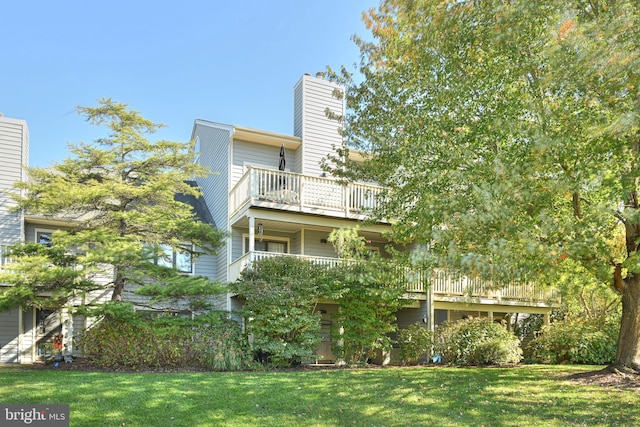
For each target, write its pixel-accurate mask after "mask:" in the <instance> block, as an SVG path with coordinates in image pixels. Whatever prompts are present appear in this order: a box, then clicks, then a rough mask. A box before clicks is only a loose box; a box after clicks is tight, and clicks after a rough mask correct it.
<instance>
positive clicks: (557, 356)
mask: <svg viewBox="0 0 640 427" xmlns="http://www.w3.org/2000/svg"><path fill="white" fill-rule="evenodd" d="M618 329H619V320H618V319H609V320H607V321H606V322H602V321H601V320H599V319H574V320H560V321H557V322H553V323H551V324H550V325H547V326H544V327H543V328H542V330H541V331H540V333H539V334H538V335H537V336H536V337H535V338H534V339H533V340H532V341H531V342H530V343H529V346H528V347H527V352H528V353H531V355H532V358H533V360H534V361H535V362H537V363H574V364H586V365H602V364H608V363H613V362H614V361H615V357H616V350H617V338H618Z"/></svg>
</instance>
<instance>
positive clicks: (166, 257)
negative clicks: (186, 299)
mask: <svg viewBox="0 0 640 427" xmlns="http://www.w3.org/2000/svg"><path fill="white" fill-rule="evenodd" d="M180 247H182V248H184V249H180ZM192 250H193V247H192V245H188V244H184V245H180V246H179V247H178V248H176V249H173V248H172V247H171V246H169V245H160V246H158V252H157V256H156V258H155V263H156V264H157V265H162V266H164V267H169V268H175V269H176V270H178V271H179V272H181V273H188V274H191V273H193V256H192V253H191V252H192Z"/></svg>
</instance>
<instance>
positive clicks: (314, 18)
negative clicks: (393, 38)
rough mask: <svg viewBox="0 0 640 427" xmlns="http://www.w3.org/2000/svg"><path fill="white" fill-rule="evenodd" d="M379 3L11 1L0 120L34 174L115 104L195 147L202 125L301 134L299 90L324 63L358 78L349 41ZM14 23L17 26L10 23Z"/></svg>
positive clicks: (0, 64)
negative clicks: (18, 128)
mask: <svg viewBox="0 0 640 427" xmlns="http://www.w3.org/2000/svg"><path fill="white" fill-rule="evenodd" d="M377 4H378V2H377V0H323V1H309V0H271V1H259V0H230V1H219V0H210V1H206V0H202V1H200V0H182V1H165V0H157V1H154V2H145V1H136V0H127V1H124V0H110V1H108V2H93V1H86V0H83V1H79V0H73V1H67V0H62V1H59V2H51V1H41V0H36V1H29V0H24V1H8V2H6V4H4V5H3V6H2V15H3V16H4V17H5V19H3V20H2V21H3V23H2V25H1V26H0V40H2V41H3V43H2V45H3V48H2V55H1V56H0V76H2V85H0V112H2V113H3V114H4V115H5V116H6V117H11V118H17V119H23V120H26V121H27V124H28V126H29V132H30V166H38V167H41V166H48V165H49V164H50V163H51V162H59V161H61V160H62V159H63V158H64V157H67V156H68V151H67V143H78V142H91V141H93V140H95V139H97V138H99V137H101V136H105V135H106V129H104V128H98V127H95V126H90V125H88V124H87V123H86V122H85V121H84V119H83V118H82V117H81V116H79V115H78V114H76V112H75V107H76V106H78V105H83V106H95V105H96V100H97V99H100V98H106V97H111V98H113V100H115V101H118V102H123V103H127V104H129V106H130V107H131V108H133V109H134V110H137V111H139V112H140V113H141V114H142V115H143V116H144V117H145V118H147V119H150V120H152V121H154V122H157V123H164V124H165V125H167V126H168V127H167V128H165V129H162V130H161V131H159V132H158V133H156V134H155V135H154V136H153V137H152V139H153V140H155V139H168V140H175V141H187V140H188V139H189V137H190V136H191V129H192V127H193V121H194V120H195V119H196V118H198V119H206V120H211V121H215V122H221V123H226V124H234V125H241V126H248V127H252V128H257V129H264V130H269V131H273V132H279V133H284V134H292V132H293V86H294V85H295V83H296V82H297V81H298V79H299V78H300V77H301V76H302V75H303V74H304V73H312V74H315V73H316V72H317V71H323V70H324V69H325V68H326V66H327V65H329V66H331V67H333V68H336V69H338V68H339V67H340V66H341V65H345V66H347V67H348V68H349V69H351V70H355V65H354V64H356V63H357V62H358V61H359V52H358V49H357V47H356V46H355V44H354V43H353V41H352V40H351V36H352V35H354V34H357V35H359V36H364V37H368V34H369V33H368V32H367V30H366V28H365V26H364V24H363V23H362V20H361V14H362V11H364V10H367V9H369V8H371V7H375V6H377ZM7 17H11V19H7Z"/></svg>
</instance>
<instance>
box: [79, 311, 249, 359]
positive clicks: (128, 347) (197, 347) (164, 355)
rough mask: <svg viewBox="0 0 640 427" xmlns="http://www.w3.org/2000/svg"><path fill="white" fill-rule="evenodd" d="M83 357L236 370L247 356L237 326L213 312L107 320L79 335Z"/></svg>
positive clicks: (244, 343) (222, 315) (244, 344)
mask: <svg viewBox="0 0 640 427" xmlns="http://www.w3.org/2000/svg"><path fill="white" fill-rule="evenodd" d="M79 344H80V348H81V349H82V352H83V355H84V357H85V358H86V359H87V360H88V361H89V362H90V363H93V364H94V365H96V366H99V367H102V368H108V369H132V370H140V369H177V368H181V369H184V368H187V369H190V368H191V369H208V370H217V371H231V370H240V369H243V368H245V367H246V366H247V363H248V361H249V357H248V352H247V349H246V348H247V346H246V342H245V341H244V339H243V336H242V333H241V330H240V326H239V325H238V324H237V323H236V322H234V321H232V320H230V319H227V318H225V317H224V314H218V313H211V314H207V315H205V316H201V317H196V318H195V319H193V320H192V319H185V318H180V317H160V318H155V319H148V320H143V319H142V318H141V317H140V316H139V315H137V316H136V319H135V321H131V322H130V321H126V320H122V319H113V318H110V319H105V320H103V321H102V322H100V323H99V324H97V325H96V326H94V327H93V328H91V329H89V330H87V331H85V332H84V334H83V335H82V336H81V337H80V343H79Z"/></svg>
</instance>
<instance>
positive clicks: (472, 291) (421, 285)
mask: <svg viewBox="0 0 640 427" xmlns="http://www.w3.org/2000/svg"><path fill="white" fill-rule="evenodd" d="M274 256H288V257H296V258H302V259H305V260H308V261H311V262H314V263H317V264H321V265H326V266H327V267H333V266H336V265H338V264H340V263H341V262H344V260H342V259H340V258H332V257H320V256H308V255H297V254H282V253H273V252H262V251H254V252H247V253H246V254H244V255H243V256H242V257H240V258H238V259H237V260H236V261H234V262H233V263H232V264H231V265H230V266H229V281H231V282H234V281H236V280H237V279H238V278H239V277H240V273H241V272H242V270H244V269H245V268H247V267H248V266H250V265H251V263H252V262H255V261H260V260H262V259H265V258H269V257H274ZM398 269H399V272H398V274H400V275H402V284H403V285H404V286H405V288H406V290H407V295H408V297H409V298H412V299H425V295H426V294H427V292H429V290H430V288H431V290H432V292H433V298H434V299H436V300H447V299H448V300H450V301H452V300H458V301H462V300H464V299H468V298H474V299H486V300H491V301H494V302H499V301H509V302H511V303H520V304H525V305H538V304H547V303H551V302H557V301H558V300H559V299H558V295H557V293H556V292H555V291H554V290H552V289H542V288H540V287H538V286H536V285H533V284H517V283H513V284H510V285H507V286H505V287H503V288H500V289H492V287H491V286H490V283H488V282H486V281H482V280H479V279H476V278H469V277H467V276H452V275H451V274H449V273H448V272H447V271H446V270H440V269H434V270H421V269H410V268H408V267H407V268H404V267H398Z"/></svg>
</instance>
